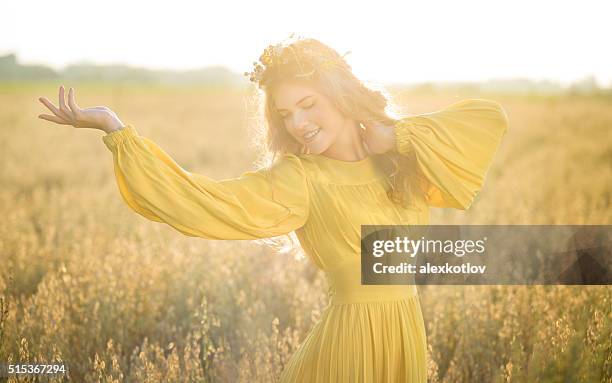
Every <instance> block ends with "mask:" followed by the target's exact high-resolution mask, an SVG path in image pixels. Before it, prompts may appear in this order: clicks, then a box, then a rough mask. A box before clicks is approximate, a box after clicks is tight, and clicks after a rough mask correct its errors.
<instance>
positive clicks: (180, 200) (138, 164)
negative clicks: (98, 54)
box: [39, 87, 309, 239]
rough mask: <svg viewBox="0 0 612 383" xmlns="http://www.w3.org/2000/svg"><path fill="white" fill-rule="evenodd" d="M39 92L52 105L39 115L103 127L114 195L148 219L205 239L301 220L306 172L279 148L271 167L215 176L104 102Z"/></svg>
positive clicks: (287, 228)
mask: <svg viewBox="0 0 612 383" xmlns="http://www.w3.org/2000/svg"><path fill="white" fill-rule="evenodd" d="M39 100H40V101H41V102H42V103H43V104H44V105H45V106H46V107H47V108H48V109H49V110H50V111H51V112H52V113H53V115H40V116H39V118H41V119H44V120H47V121H51V122H54V123H57V124H61V125H71V126H73V127H75V128H91V129H99V130H102V131H104V132H106V133H107V134H106V135H105V136H103V137H102V138H103V141H104V143H105V145H106V146H107V147H108V149H109V150H110V151H111V153H112V155H113V164H114V171H115V177H116V181H117V186H118V188H119V191H120V193H121V196H122V197H123V199H124V201H125V202H126V203H127V205H128V206H129V207H130V208H131V209H132V210H134V211H135V212H137V213H138V214H140V215H142V216H143V217H145V218H147V219H150V220H152V221H156V222H164V223H166V224H168V225H170V226H172V227H174V228H175V229H176V230H178V231H180V232H181V233H183V234H185V235H188V236H198V237H202V238H207V239H256V238H265V237H274V236H279V235H282V234H286V233H289V232H291V231H293V230H295V229H298V228H299V227H301V226H302V225H304V223H305V222H306V219H307V217H308V210H309V205H308V204H309V197H308V188H307V180H306V174H305V171H304V169H303V167H302V164H301V162H300V159H299V158H298V157H297V156H294V155H289V154H288V155H284V156H282V157H281V158H280V159H279V160H278V161H277V162H276V163H275V164H274V165H273V166H272V167H271V168H270V169H262V170H258V171H248V172H245V173H243V174H242V175H241V176H240V177H237V178H231V179H226V180H221V181H216V180H213V179H211V178H209V177H206V176H204V175H200V174H195V173H191V172H189V171H187V170H185V169H183V168H181V167H180V166H179V165H178V164H177V163H176V162H175V161H174V160H173V159H172V158H170V156H169V155H168V154H167V153H166V152H164V151H163V150H162V149H161V148H160V147H159V146H157V145H156V144H155V143H154V142H153V141H151V140H149V139H148V138H146V137H143V136H141V135H140V134H138V132H137V131H136V128H135V127H134V126H132V125H124V124H123V123H122V122H121V121H120V120H119V118H118V117H117V115H116V114H115V113H114V112H113V111H111V110H110V109H108V108H106V107H93V108H80V107H79V106H78V105H77V104H76V101H75V98H74V91H73V90H72V88H71V89H70V91H69V92H68V102H66V101H65V96H64V88H63V87H60V90H59V106H58V107H55V106H54V105H53V104H52V103H51V102H50V101H49V100H48V99H47V98H44V97H41V98H40V99H39Z"/></svg>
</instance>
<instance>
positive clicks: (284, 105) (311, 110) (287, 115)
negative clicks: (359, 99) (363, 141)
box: [272, 82, 347, 154]
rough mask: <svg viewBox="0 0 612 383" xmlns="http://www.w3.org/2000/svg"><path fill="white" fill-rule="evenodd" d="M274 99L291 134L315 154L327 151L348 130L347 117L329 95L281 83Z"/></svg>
mask: <svg viewBox="0 0 612 383" xmlns="http://www.w3.org/2000/svg"><path fill="white" fill-rule="evenodd" d="M272 99H273V100H274V106H275V108H276V110H277V112H278V113H279V115H280V116H281V118H282V119H283V123H284V125H285V128H286V129H287V131H288V132H289V133H290V134H291V136H293V138H295V140H296V141H298V142H299V143H300V144H302V145H305V146H306V147H307V148H308V151H309V152H310V153H312V154H321V153H323V152H325V151H327V150H328V149H329V148H330V147H331V146H333V145H334V143H335V142H337V141H338V137H340V136H341V134H342V133H343V131H345V130H346V129H345V128H346V126H347V118H345V117H344V116H343V115H342V113H340V111H339V110H338V109H337V108H336V107H335V106H334V105H333V104H332V103H331V101H330V100H329V99H328V98H327V97H326V96H325V95H323V94H321V93H318V92H317V91H315V90H314V88H312V87H309V86H308V85H306V84H303V83H300V82H284V83H282V84H279V85H277V86H276V88H275V89H274V90H273V92H272Z"/></svg>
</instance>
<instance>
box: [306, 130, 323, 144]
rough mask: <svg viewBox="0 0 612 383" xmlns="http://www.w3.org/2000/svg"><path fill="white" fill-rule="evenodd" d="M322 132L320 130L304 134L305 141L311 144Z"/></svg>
mask: <svg viewBox="0 0 612 383" xmlns="http://www.w3.org/2000/svg"><path fill="white" fill-rule="evenodd" d="M320 131H321V128H318V129H315V130H313V131H310V132H308V133H306V134H304V141H306V142H310V141H312V140H314V138H315V137H316V136H317V134H319V132H320Z"/></svg>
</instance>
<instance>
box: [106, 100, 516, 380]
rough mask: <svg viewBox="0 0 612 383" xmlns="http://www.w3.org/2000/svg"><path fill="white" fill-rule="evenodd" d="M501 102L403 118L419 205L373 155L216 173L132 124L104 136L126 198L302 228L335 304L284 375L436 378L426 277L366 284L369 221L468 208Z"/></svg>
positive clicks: (213, 228) (260, 234) (206, 233)
mask: <svg viewBox="0 0 612 383" xmlns="http://www.w3.org/2000/svg"><path fill="white" fill-rule="evenodd" d="M507 125H508V123H507V117H506V114H505V112H504V110H503V109H502V107H501V106H500V105H499V104H498V103H496V102H493V101H489V100H484V99H467V100H463V101H460V102H456V103H454V104H452V105H449V106H447V107H445V108H443V109H441V110H438V111H436V112H433V113H427V114H421V115H416V116H410V117H406V118H403V119H401V120H400V121H398V122H397V124H396V125H395V134H396V142H397V147H396V150H397V151H398V152H399V153H401V154H403V155H414V156H416V162H417V168H418V171H420V172H421V174H422V175H424V176H425V178H426V182H427V184H426V189H425V190H426V192H424V193H423V195H422V198H419V199H418V201H416V203H415V206H416V208H414V206H413V207H412V208H406V209H404V208H401V207H399V206H397V205H395V204H393V203H392V202H391V201H390V200H389V199H388V197H387V194H386V191H387V190H388V187H389V183H388V178H387V177H386V176H385V175H384V174H383V172H382V171H381V170H379V169H378V168H377V166H375V163H374V161H373V160H372V158H371V157H367V158H366V159H363V160H360V161H355V162H348V161H340V160H336V159H331V158H328V157H325V156H322V155H293V154H286V155H283V156H282V157H281V158H280V159H279V160H278V161H277V162H276V163H275V164H274V165H273V166H272V167H271V168H270V169H262V170H257V171H247V172H244V173H243V174H242V175H240V176H239V177H236V178H230V179H226V180H213V179H211V178H208V177H206V176H204V175H200V174H194V173H191V172H189V171H187V170H185V169H183V168H181V167H180V166H179V165H178V164H177V163H176V162H175V161H173V160H172V159H171V158H170V157H169V156H168V155H167V154H166V153H165V152H164V151H163V150H162V149H160V148H159V147H158V146H157V145H156V144H155V143H153V142H152V141H151V140H149V139H147V138H145V137H143V136H141V135H139V134H138V133H137V131H136V129H135V128H134V126H133V125H127V126H126V127H124V128H123V129H121V130H118V131H115V132H112V133H109V134H107V135H105V136H103V140H104V143H105V144H106V146H107V147H108V148H109V149H110V151H111V152H112V154H113V159H114V170H115V175H116V181H117V184H118V187H119V190H120V193H121V195H122V196H123V199H124V200H125V202H126V203H127V204H128V205H129V207H130V208H132V209H133V210H134V211H135V212H137V213H138V214H141V215H142V216H144V217H146V218H148V219H150V220H153V221H157V222H165V223H167V224H168V225H171V226H172V227H174V228H175V229H176V230H178V231H180V232H181V233H183V234H185V235H188V236H198V237H202V238H207V239H257V238H264V237H273V236H278V235H283V234H286V233H289V232H292V231H295V232H296V234H297V236H298V238H299V240H300V244H301V246H302V247H303V249H304V251H305V253H306V254H307V256H308V257H309V259H310V260H311V261H312V262H314V264H315V265H316V266H317V267H319V268H320V269H321V270H323V271H324V272H325V275H326V277H327V280H328V284H329V290H328V293H329V304H328V306H327V307H326V309H325V311H324V312H323V314H322V316H321V319H320V321H319V322H318V323H317V324H316V325H315V326H314V327H313V329H312V330H311V331H310V332H309V334H308V335H307V336H306V338H305V339H304V340H303V342H302V344H301V345H300V347H299V349H298V350H297V351H296V352H295V353H294V354H293V355H292V357H291V358H290V360H289V362H288V364H287V365H286V366H285V369H284V370H283V373H282V375H281V377H280V381H281V382H371V383H379V382H426V381H427V376H426V375H427V371H426V360H427V347H426V333H425V326H424V323H423V317H422V312H421V307H420V302H419V298H418V295H417V290H416V286H414V285H403V286H394V285H389V286H382V285H372V286H368V285H361V282H360V281H361V273H360V246H361V244H360V242H361V241H360V232H361V225H366V224H387V225H390V224H427V223H428V219H429V207H431V206H434V207H452V208H458V209H467V208H468V207H469V206H470V204H471V203H472V201H473V199H474V197H475V196H476V194H477V193H478V191H479V190H480V189H481V187H482V185H483V182H484V179H485V175H486V172H487V170H488V168H489V165H490V163H491V161H492V158H493V156H494V154H495V152H496V150H497V147H498V146H499V143H500V141H501V138H502V137H503V135H504V134H505V131H506V129H507Z"/></svg>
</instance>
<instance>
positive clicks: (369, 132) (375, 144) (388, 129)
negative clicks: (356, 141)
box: [360, 122, 395, 154]
mask: <svg viewBox="0 0 612 383" xmlns="http://www.w3.org/2000/svg"><path fill="white" fill-rule="evenodd" d="M361 124H362V125H363V126H364V127H365V129H360V132H361V138H362V139H363V141H364V142H365V144H366V145H367V146H368V150H369V151H370V153H372V154H382V153H386V152H388V151H390V150H393V149H394V148H395V127H394V126H393V125H386V124H383V123H380V122H361Z"/></svg>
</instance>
